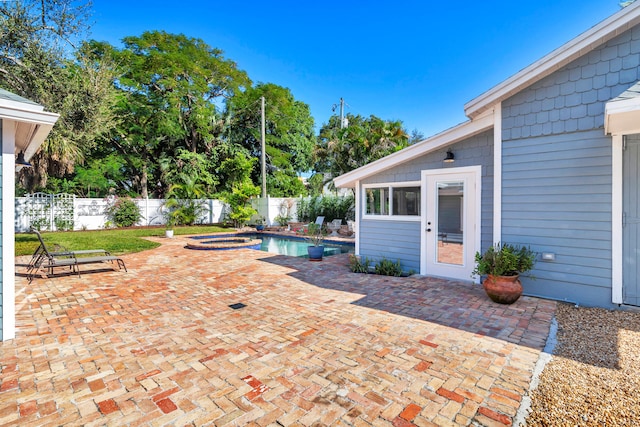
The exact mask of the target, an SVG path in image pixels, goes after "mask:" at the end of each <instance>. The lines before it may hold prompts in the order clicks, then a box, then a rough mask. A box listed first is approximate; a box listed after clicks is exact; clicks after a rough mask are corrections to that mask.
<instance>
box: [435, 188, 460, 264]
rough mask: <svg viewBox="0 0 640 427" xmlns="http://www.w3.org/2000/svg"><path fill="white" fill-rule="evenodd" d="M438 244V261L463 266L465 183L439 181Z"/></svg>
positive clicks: (437, 201)
mask: <svg viewBox="0 0 640 427" xmlns="http://www.w3.org/2000/svg"><path fill="white" fill-rule="evenodd" d="M436 187H437V189H438V197H437V200H436V203H437V205H438V206H437V210H436V212H437V218H436V224H437V229H438V237H437V238H438V244H437V245H436V252H437V255H436V260H437V262H438V263H442V264H455V265H463V262H464V261H463V254H464V217H465V212H464V181H437V182H436Z"/></svg>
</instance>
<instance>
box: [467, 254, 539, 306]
mask: <svg viewBox="0 0 640 427" xmlns="http://www.w3.org/2000/svg"><path fill="white" fill-rule="evenodd" d="M475 261H476V267H475V269H474V270H473V273H472V275H473V276H487V277H486V278H485V279H484V281H483V282H482V287H483V288H484V290H485V292H486V293H487V295H488V296H489V298H491V300H492V301H494V302H497V303H500V304H512V303H514V302H516V301H517V300H518V298H520V295H522V284H521V283H520V280H519V277H520V274H522V273H525V272H527V271H529V270H531V269H532V268H533V265H534V264H535V262H536V253H535V252H533V251H532V250H531V249H530V248H529V247H527V246H515V245H510V244H502V245H501V244H500V243H496V244H495V245H492V246H491V247H489V249H487V250H486V251H485V252H484V253H482V254H481V253H480V252H476V256H475Z"/></svg>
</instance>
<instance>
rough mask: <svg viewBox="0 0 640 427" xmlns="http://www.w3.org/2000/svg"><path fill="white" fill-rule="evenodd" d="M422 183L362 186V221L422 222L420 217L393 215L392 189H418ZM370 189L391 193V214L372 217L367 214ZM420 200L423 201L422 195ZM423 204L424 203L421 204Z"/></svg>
mask: <svg viewBox="0 0 640 427" xmlns="http://www.w3.org/2000/svg"><path fill="white" fill-rule="evenodd" d="M421 186H422V182H420V181H401V182H382V183H376V184H362V186H361V188H362V191H361V192H360V197H361V199H360V200H361V202H362V203H361V205H362V219H365V220H373V221H416V222H420V218H421V216H422V213H421V214H420V215H392V214H391V213H392V212H393V194H392V190H391V189H392V188H394V187H395V188H398V187H418V188H421ZM370 188H386V189H387V190H388V191H389V213H387V214H386V215H371V214H367V213H366V211H365V209H366V207H367V200H366V197H367V190H368V189H370ZM420 199H422V194H421V195H420ZM421 203H422V202H421ZM420 208H421V209H422V206H420Z"/></svg>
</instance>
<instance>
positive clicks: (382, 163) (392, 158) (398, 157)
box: [333, 114, 494, 188]
mask: <svg viewBox="0 0 640 427" xmlns="http://www.w3.org/2000/svg"><path fill="white" fill-rule="evenodd" d="M493 123H494V117H493V114H484V115H482V116H480V117H478V118H477V119H475V120H469V121H466V122H464V123H461V124H459V125H457V126H454V127H452V128H450V129H447V130H445V131H444V132H441V133H439V134H437V135H434V136H432V137H430V138H428V139H425V140H424V141H421V142H418V143H416V144H414V145H411V146H409V147H407V148H404V149H402V150H400V151H398V152H396V153H393V154H390V155H388V156H386V157H383V158H382V159H379V160H376V161H375V162H371V163H369V164H367V165H365V166H362V167H359V168H358V169H355V170H352V171H350V172H347V173H345V174H342V175H340V176H338V177H336V178H334V179H333V183H334V184H335V186H336V187H338V188H354V187H355V185H356V183H357V182H358V181H361V180H363V179H365V178H367V177H369V176H371V175H375V174H377V173H380V172H382V171H385V170H387V169H390V168H392V167H394V166H397V165H399V164H401V163H403V162H405V161H407V160H410V159H413V158H415V157H418V156H422V155H425V154H428V153H430V152H433V151H436V150H438V149H440V148H442V147H446V146H448V145H451V144H454V143H456V142H459V141H461V140H463V139H466V138H469V137H471V136H473V135H477V134H479V133H481V132H484V131H486V130H488V129H491V128H492V127H493Z"/></svg>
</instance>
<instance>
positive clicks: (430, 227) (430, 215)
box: [420, 166, 480, 280]
mask: <svg viewBox="0 0 640 427" xmlns="http://www.w3.org/2000/svg"><path fill="white" fill-rule="evenodd" d="M423 194H424V195H425V197H423V200H424V202H423V212H425V215H423V217H422V229H423V235H422V239H421V241H422V260H421V268H420V270H421V273H422V274H426V275H430V276H441V277H448V278H452V279H460V280H472V277H471V272H472V271H473V269H474V256H475V253H476V250H478V249H479V247H480V225H479V221H480V166H477V167H475V166H474V167H467V168H455V169H447V170H444V171H443V170H436V171H423Z"/></svg>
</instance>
